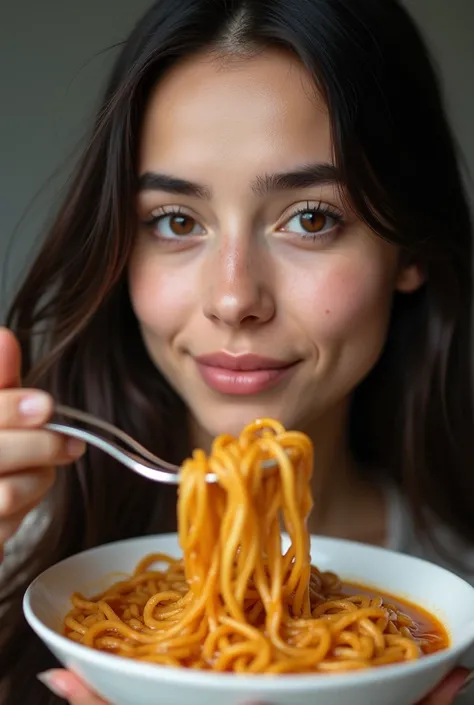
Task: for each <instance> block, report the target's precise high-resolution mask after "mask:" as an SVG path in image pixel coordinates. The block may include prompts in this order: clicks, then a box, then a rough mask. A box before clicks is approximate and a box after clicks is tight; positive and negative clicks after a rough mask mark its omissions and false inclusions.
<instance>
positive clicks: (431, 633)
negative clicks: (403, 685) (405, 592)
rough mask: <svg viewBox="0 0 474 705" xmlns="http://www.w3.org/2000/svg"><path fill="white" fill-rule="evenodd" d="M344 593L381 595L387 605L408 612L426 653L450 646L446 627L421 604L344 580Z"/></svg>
mask: <svg viewBox="0 0 474 705" xmlns="http://www.w3.org/2000/svg"><path fill="white" fill-rule="evenodd" d="M343 593H344V594H345V595H368V596H369V597H381V598H382V599H383V601H384V605H385V607H388V606H390V605H393V606H394V607H396V608H397V609H398V610H400V611H402V612H403V613H404V614H406V615H407V617H410V618H411V619H412V620H413V622H414V623H415V625H416V630H415V632H414V636H415V638H416V639H417V641H419V647H420V649H421V651H422V652H423V653H424V654H425V655H428V654H433V653H435V652H436V651H443V649H447V648H448V647H449V646H450V638H449V634H448V632H447V630H446V628H445V627H444V626H443V624H442V623H441V622H440V620H439V619H438V618H437V617H435V616H434V614H431V612H429V611H428V610H425V609H424V608H423V607H421V606H420V605H417V604H414V603H412V602H409V601H408V600H405V599H403V598H400V597H395V596H394V595H391V594H389V593H387V592H381V591H380V590H379V589H378V588H372V587H368V586H364V585H358V584H357V583H348V582H344V583H343Z"/></svg>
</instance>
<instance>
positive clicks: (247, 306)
mask: <svg viewBox="0 0 474 705" xmlns="http://www.w3.org/2000/svg"><path fill="white" fill-rule="evenodd" d="M251 249H252V248H250V247H245V246H244V245H242V243H239V244H232V243H231V242H227V243H225V244H224V243H223V244H221V246H220V248H219V250H218V251H217V253H216V255H215V257H214V258H213V261H212V262H210V266H209V268H208V269H207V271H206V277H207V278H208V282H207V286H206V287H205V288H206V291H207V296H206V300H205V302H204V315H205V316H206V318H208V319H209V320H211V321H213V322H214V323H217V324H220V325H224V326H227V327H230V328H240V327H242V326H252V325H262V324H264V323H267V322H268V321H270V320H271V319H272V318H273V316H274V315H275V301H274V297H273V295H272V292H271V286H270V281H269V277H268V276H267V275H268V268H267V267H266V266H265V263H264V262H263V261H262V257H260V255H259V253H258V252H257V251H256V248H253V251H251Z"/></svg>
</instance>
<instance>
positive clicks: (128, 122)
mask: <svg viewBox="0 0 474 705" xmlns="http://www.w3.org/2000/svg"><path fill="white" fill-rule="evenodd" d="M266 46H273V47H280V48H281V49H282V50H286V51H288V52H291V53H292V54H293V55H296V56H297V57H299V59H300V60H301V62H302V63H303V64H304V65H305V66H306V67H307V68H308V69H309V70H310V71H311V72H312V74H313V75H314V80H315V82H316V84H317V86H318V88H319V90H321V91H322V93H323V95H324V97H325V99H326V101H327V104H328V106H329V110H330V116H331V124H332V138H333V143H334V155H335V160H336V163H337V165H338V166H339V168H340V170H341V171H342V174H343V177H344V183H345V186H346V188H347V194H348V198H349V199H350V201H351V202H352V204H353V206H354V207H355V209H356V210H357V211H358V213H359V214H360V216H361V218H363V219H364V220H365V221H366V223H367V224H368V225H369V226H370V227H371V228H372V229H373V230H374V231H375V232H377V233H378V234H379V235H380V236H381V237H384V238H387V239H388V240H390V241H392V242H394V243H397V244H398V245H400V246H401V247H402V252H403V254H404V256H406V257H413V258H417V259H418V261H419V262H420V263H421V264H422V266H423V267H424V268H425V271H426V275H427V280H426V285H425V286H424V287H423V288H422V289H421V290H420V291H419V292H417V293H416V294H414V295H411V296H409V297H403V296H398V297H397V298H396V300H395V302H394V310H393V318H392V323H391V327H390V331H389V336H388V341H387V344H386V349H385V351H384V353H383V356H382V358H381V360H380V362H379V363H378V364H377V366H376V368H375V369H374V370H373V372H372V373H371V374H370V375H369V377H368V378H367V379H366V380H365V381H364V382H363V383H362V385H361V386H360V388H359V389H358V390H357V392H356V393H355V396H354V400H353V408H352V416H351V435H352V445H353V450H354V453H355V455H356V457H357V458H358V459H359V460H361V461H362V462H364V463H367V465H370V466H374V467H379V468H384V471H385V472H386V473H387V474H388V475H389V476H390V477H392V478H393V479H395V480H396V481H397V482H399V483H400V484H401V485H402V487H403V489H404V492H405V494H406V495H407V497H408V499H409V501H410V502H411V505H412V508H413V511H414V513H415V515H416V516H417V518H418V523H419V526H420V527H423V528H424V529H425V530H429V517H430V516H432V515H435V516H437V517H438V518H440V519H442V520H444V521H445V522H447V523H448V524H449V526H450V527H452V528H453V529H454V530H456V531H457V532H459V534H460V535H462V536H463V537H465V538H466V539H468V540H471V541H473V542H474V523H473V521H472V517H473V516H474V499H473V498H474V473H473V472H472V468H471V464H472V459H473V457H474V454H473V452H472V451H473V437H474V434H473V429H474V424H473V413H472V405H471V370H470V364H471V346H470V345H471V344H470V321H471V272H470V266H471V223H470V220H469V211H468V206H467V204H466V199H465V196H464V194H463V187H462V182H461V178H460V174H459V170H458V166H457V160H456V153H455V147H454V143H453V138H452V135H451V132H450V129H449V126H448V122H447V120H446V117H445V113H444V110H443V107H442V101H441V97H440V90H439V87H438V83H437V80H436V77H435V73H434V71H433V68H432V65H431V62H430V59H429V56H428V53H427V50H426V48H425V46H424V44H423V41H422V40H421V38H420V35H419V33H418V31H417V30H416V28H415V27H414V25H413V23H412V21H411V20H410V18H409V17H408V15H407V13H406V12H405V11H404V10H403V9H402V7H401V6H400V5H399V4H398V2H395V0H251V1H250V0H159V2H157V3H156V4H155V5H154V6H153V7H152V8H151V9H150V10H149V11H148V12H147V14H146V15H145V16H144V17H143V19H142V20H141V21H140V22H139V24H138V25H137V27H136V28H135V29H134V31H133V32H132V34H131V36H130V38H129V40H128V41H127V42H126V44H125V45H124V47H123V49H122V52H121V55H120V58H119V59H118V61H117V64H116V67H115V69H114V71H113V75H112V78H111V81H110V85H109V87H108V89H107V91H106V95H105V99H104V101H103V105H102V107H101V108H100V110H99V113H98V116H97V119H96V122H95V126H94V129H93V132H92V135H91V137H90V140H89V142H88V144H87V146H86V149H85V152H84V155H83V157H82V159H81V162H80V164H79V166H78V168H77V171H76V173H75V176H74V177H73V179H72V181H71V184H70V187H69V193H68V196H67V198H66V199H65V202H64V205H63V207H62V209H61V210H60V212H59V214H58V216H57V218H56V221H55V223H54V225H53V227H52V228H51V230H50V232H49V235H48V237H47V239H46V241H45V244H44V247H43V249H42V251H41V252H40V254H39V256H38V257H37V259H36V261H35V262H34V264H33V266H32V268H31V271H30V273H29V275H28V277H27V278H26V281H25V283H24V284H23V286H22V288H21V289H20V291H19V293H18V295H17V296H16V299H15V301H14V303H13V305H12V308H11V311H10V314H9V317H8V325H9V326H10V327H11V328H12V329H13V330H14V331H15V332H16V334H17V335H18V337H19V340H20V343H21V346H22V350H23V375H24V379H25V381H26V382H27V383H28V384H29V385H30V384H31V385H36V386H39V387H42V388H45V389H48V390H49V391H51V392H52V394H53V395H54V397H55V398H56V399H57V400H60V401H61V402H63V403H68V404H70V405H73V406H78V407H82V408H86V409H88V410H90V411H92V412H94V413H96V414H98V415H99V416H102V417H104V418H106V419H109V420H111V421H113V422H116V423H117V424H118V425H119V426H121V427H122V428H124V429H125V430H126V431H128V432H129V433H131V434H132V435H133V436H135V437H136V438H137V439H138V440H139V441H141V442H142V443H143V444H144V445H145V446H148V447H149V448H150V449H152V450H153V451H155V452H157V453H158V454H161V455H163V456H165V457H167V458H169V459H171V460H174V461H180V460H181V459H182V457H183V455H185V454H186V453H187V452H188V448H187V441H186V412H185V409H184V408H183V404H182V402H181V401H180V399H179V398H178V397H177V396H176V394H175V393H174V392H173V390H171V389H170V388H169V386H168V384H167V383H166V381H165V380H164V379H163V377H162V376H161V374H160V372H159V370H157V369H156V368H155V367H154V366H153V364H152V363H151V361H150V359H149V358H148V356H147V353H146V351H145V348H144V345H143V343H142V340H141V337H140V334H139V329H138V325H137V321H136V320H135V317H134V315H133V313H132V309H131V305H130V301H129V295H128V290H127V283H126V268H127V262H128V259H129V255H130V251H131V247H132V245H133V241H134V235H135V230H136V227H135V226H136V224H135V216H134V205H133V204H134V196H135V190H136V186H137V174H136V159H137V136H138V135H139V133H140V128H141V122H142V117H143V112H144V109H145V106H146V105H147V100H148V96H149V94H150V91H151V89H152V88H153V86H154V85H155V84H156V82H157V81H159V80H160V77H161V76H162V75H163V74H164V73H165V72H166V71H167V70H168V69H169V68H170V66H171V65H173V64H175V63H176V62H177V61H179V60H180V59H181V58H183V57H185V56H189V55H192V54H193V53H197V52H200V51H204V50H212V51H215V52H216V54H219V53H222V54H227V53H229V52H230V53H242V54H243V55H246V54H247V53H251V52H252V50H253V49H255V48H256V49H258V48H262V47H266ZM401 46H402V47H403V51H400V47H401ZM174 502H175V498H174V496H173V495H172V494H170V493H164V492H163V491H162V490H161V489H160V490H158V489H156V496H155V495H154V493H153V490H152V488H151V487H150V485H149V484H148V483H146V481H142V480H141V479H139V478H137V477H135V476H133V475H132V474H131V473H127V472H125V471H123V470H122V469H121V468H120V467H117V466H116V465H114V463H112V462H111V461H108V460H106V459H105V458H104V456H102V455H100V456H99V455H97V454H96V453H94V452H93V451H90V452H89V453H88V455H87V457H86V459H85V460H83V461H82V462H80V463H77V466H76V467H75V469H74V470H71V469H68V470H64V471H61V472H60V473H59V476H58V481H57V483H56V486H55V488H54V490H53V494H52V497H51V503H52V512H53V521H52V523H51V526H50V528H49V529H48V531H47V533H46V535H45V536H44V537H43V538H42V539H41V541H40V542H39V544H38V545H36V546H35V547H34V548H33V549H32V550H31V553H30V555H29V556H28V557H27V558H26V560H25V561H24V563H23V564H22V565H21V566H20V567H19V568H18V569H17V570H15V572H14V574H12V575H10V576H8V580H5V581H4V585H3V586H2V588H1V603H0V614H2V616H1V628H0V676H1V679H2V680H1V681H0V682H1V688H2V691H1V693H2V705H14V703H15V704H16V703H19V702H21V703H25V705H33V703H34V705H42V704H44V703H47V702H48V703H53V702H57V699H55V698H53V697H52V696H49V695H47V694H46V693H45V692H44V691H43V689H41V688H39V687H37V685H36V681H35V677H34V676H35V673H36V672H37V671H38V670H39V669H41V668H45V667H46V666H47V665H50V664H51V662H52V659H51V657H50V656H49V655H48V653H47V652H46V650H45V649H43V647H42V646H41V645H40V644H39V643H38V641H37V640H36V639H35V638H34V637H33V636H32V635H31V634H30V633H29V631H28V629H27V627H26V625H25V622H24V620H23V618H22V616H21V607H20V599H21V596H22V594H23V592H24V589H25V586H26V584H27V583H28V582H29V581H30V580H31V579H32V578H33V577H34V576H35V575H37V574H38V572H39V571H41V570H42V569H44V568H46V567H47V566H49V565H51V564H52V563H53V562H55V561H57V560H59V559H61V558H64V557H65V556H68V555H70V554H71V553H74V552H76V551H79V550H81V549H84V548H86V547H89V546H93V545H96V544H99V543H105V542H107V541H111V540H114V539H120V538H122V537H126V536H131V535H136V534H143V533H145V532H147V531H148V530H149V526H150V519H151V516H152V512H154V511H155V510H156V506H157V503H158V506H160V507H161V516H162V526H163V528H166V527H169V526H171V525H172V524H173V521H174ZM160 503H161V504H160ZM28 661H30V662H28Z"/></svg>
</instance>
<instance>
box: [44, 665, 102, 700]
mask: <svg viewBox="0 0 474 705" xmlns="http://www.w3.org/2000/svg"><path fill="white" fill-rule="evenodd" d="M38 680H39V681H41V683H43V685H45V686H46V687H47V688H48V689H49V690H50V691H51V692H52V693H54V695H58V696H59V697H60V698H64V699H65V700H67V701H68V703H69V705H110V704H109V703H107V702H106V701H105V700H102V698H100V697H99V696H98V695H96V694H95V693H93V692H92V691H91V690H89V688H88V687H87V686H86V685H84V683H83V682H82V681H81V680H80V679H79V678H77V676H75V675H74V674H73V673H71V672H70V671H66V670H62V669H55V670H52V671H46V673H40V674H39V675H38Z"/></svg>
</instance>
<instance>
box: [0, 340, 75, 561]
mask: <svg viewBox="0 0 474 705" xmlns="http://www.w3.org/2000/svg"><path fill="white" fill-rule="evenodd" d="M20 366H21V353H20V346H19V345H18V342H17V340H16V339H15V337H14V336H13V335H12V333H10V331H8V330H6V329H5V328H0V561H1V558H2V555H3V553H2V551H3V546H4V545H5V542H6V541H7V540H8V539H9V538H11V537H12V536H13V534H14V533H15V532H16V530H17V529H18V527H19V526H20V524H21V522H22V521H23V519H24V518H25V516H26V515H27V514H28V513H29V512H30V511H31V510H32V509H33V508H34V507H35V506H36V505H37V504H39V503H40V502H41V500H42V499H43V497H44V495H45V494H46V493H47V491H48V490H49V488H50V487H51V485H52V484H53V482H54V478H55V471H54V467H55V466H56V465H66V464H67V463H70V462H72V461H73V460H75V459H77V458H78V457H79V456H80V455H81V454H82V453H83V452H84V445H83V444H82V443H80V442H78V443H74V444H71V442H70V441H67V440H66V439H64V438H62V437H61V436H59V435H58V434H55V433H49V432H47V431H43V430H41V426H42V425H43V424H44V423H46V421H47V420H48V418H49V416H50V415H51V413H52V410H53V400H52V399H51V397H50V396H49V394H46V393H45V392H40V391H38V390H34V389H21V388H20Z"/></svg>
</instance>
